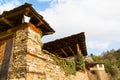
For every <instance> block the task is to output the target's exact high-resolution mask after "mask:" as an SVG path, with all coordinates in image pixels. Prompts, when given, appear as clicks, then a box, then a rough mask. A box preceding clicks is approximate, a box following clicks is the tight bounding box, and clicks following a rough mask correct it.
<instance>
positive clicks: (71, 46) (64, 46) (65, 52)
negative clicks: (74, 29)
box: [43, 32, 87, 57]
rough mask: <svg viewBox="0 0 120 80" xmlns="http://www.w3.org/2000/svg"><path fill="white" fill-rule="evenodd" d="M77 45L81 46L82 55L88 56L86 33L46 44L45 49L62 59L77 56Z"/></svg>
mask: <svg viewBox="0 0 120 80" xmlns="http://www.w3.org/2000/svg"><path fill="white" fill-rule="evenodd" d="M77 44H79V48H80V50H81V52H82V54H83V55H84V56H86V55H87V49H86V43H85V35H84V32H81V33H79V34H75V35H72V36H69V37H65V38H62V39H57V40H55V41H51V42H48V43H45V44H44V46H43V49H45V50H47V51H49V52H51V53H53V54H55V55H58V56H61V57H69V56H75V55H76V54H77Z"/></svg>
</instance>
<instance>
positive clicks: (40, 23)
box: [36, 21, 44, 26]
mask: <svg viewBox="0 0 120 80" xmlns="http://www.w3.org/2000/svg"><path fill="white" fill-rule="evenodd" d="M42 24H44V23H43V22H42V21H40V22H38V23H37V24H36V26H40V25H42Z"/></svg>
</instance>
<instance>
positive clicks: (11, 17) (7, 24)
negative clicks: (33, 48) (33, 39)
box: [0, 3, 55, 35]
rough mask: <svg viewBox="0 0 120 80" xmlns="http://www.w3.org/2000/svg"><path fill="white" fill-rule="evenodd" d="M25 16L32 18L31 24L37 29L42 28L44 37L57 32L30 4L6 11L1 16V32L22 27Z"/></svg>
mask: <svg viewBox="0 0 120 80" xmlns="http://www.w3.org/2000/svg"><path fill="white" fill-rule="evenodd" d="M24 15H26V16H29V17H30V18H31V20H30V23H32V24H34V25H35V26H36V27H37V28H40V29H41V30H42V32H43V35H48V34H52V33H54V32H55V31H54V30H53V29H52V28H51V27H50V25H49V24H48V23H47V22H46V21H45V20H44V19H43V17H42V16H41V15H40V14H38V13H37V12H36V11H35V9H34V8H33V7H32V5H31V4H28V3H25V4H23V5H21V6H19V7H17V8H14V9H13V10H10V11H4V12H3V13H2V14H1V15H0V32H3V31H6V30H8V29H9V28H12V27H16V26H19V25H21V24H22V19H23V16H24Z"/></svg>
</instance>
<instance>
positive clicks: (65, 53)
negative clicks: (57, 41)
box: [60, 49, 68, 56]
mask: <svg viewBox="0 0 120 80" xmlns="http://www.w3.org/2000/svg"><path fill="white" fill-rule="evenodd" d="M60 50H61V51H62V52H63V53H64V54H65V55H66V56H68V55H67V53H66V52H65V51H64V50H63V49H60Z"/></svg>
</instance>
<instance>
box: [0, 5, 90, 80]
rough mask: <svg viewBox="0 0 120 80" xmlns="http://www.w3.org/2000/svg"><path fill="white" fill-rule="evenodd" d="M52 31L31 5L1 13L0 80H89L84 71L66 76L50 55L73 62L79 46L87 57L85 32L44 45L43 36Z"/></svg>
mask: <svg viewBox="0 0 120 80" xmlns="http://www.w3.org/2000/svg"><path fill="white" fill-rule="evenodd" d="M54 32H55V31H54V30H53V29H52V28H51V27H50V25H49V24H48V23H47V22H46V21H45V20H44V19H43V16H41V15H40V14H38V13H37V12H36V11H35V10H34V9H33V7H32V5H31V4H28V3H25V4H24V5H21V6H19V7H17V8H14V9H13V10H10V11H4V12H3V14H2V15H0V80H89V79H88V76H87V72H84V73H81V72H77V73H76V75H69V76H66V75H65V72H64V70H62V69H61V68H60V66H59V65H57V64H55V61H54V60H53V59H52V58H51V57H50V55H49V53H52V54H53V55H55V56H59V57H63V58H70V59H72V58H71V57H73V58H74V57H75V56H76V54H77V48H78V47H77V46H79V49H80V50H81V52H82V54H83V56H86V55H87V50H86V44H85V35H84V33H83V32H82V33H79V34H76V35H72V36H69V37H66V38H63V39H59V40H55V41H52V42H48V43H45V44H43V43H42V40H41V39H42V37H43V36H45V35H49V34H53V33H54Z"/></svg>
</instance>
